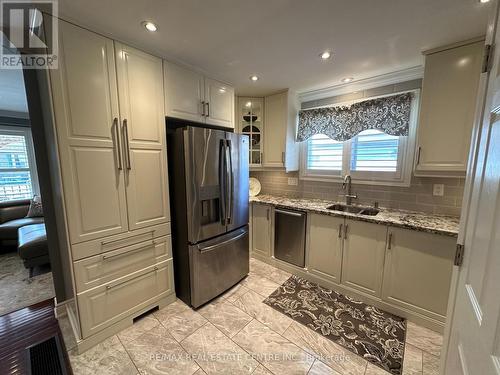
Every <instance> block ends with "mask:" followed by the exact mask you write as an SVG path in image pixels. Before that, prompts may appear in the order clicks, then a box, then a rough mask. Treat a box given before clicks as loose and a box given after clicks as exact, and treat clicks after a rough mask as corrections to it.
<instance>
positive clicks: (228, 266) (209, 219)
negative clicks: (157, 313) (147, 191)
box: [167, 118, 249, 308]
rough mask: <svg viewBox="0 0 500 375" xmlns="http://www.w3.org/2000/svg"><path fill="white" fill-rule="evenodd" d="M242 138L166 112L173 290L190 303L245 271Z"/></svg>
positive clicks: (245, 165) (244, 139) (245, 188)
mask: <svg viewBox="0 0 500 375" xmlns="http://www.w3.org/2000/svg"><path fill="white" fill-rule="evenodd" d="M248 143H249V139H248V137H247V136H244V135H239V134H234V133H231V132H227V131H223V130H217V129H210V128H202V127H197V126H190V124H186V123H181V124H179V123H178V122H176V121H174V120H170V121H169V119H168V118H167V149H168V166H169V184H170V203H171V204H170V205H171V216H172V221H171V222H172V248H173V258H174V275H175V291H176V294H177V297H178V298H180V299H181V300H183V301H184V302H185V303H187V304H189V305H191V306H193V307H195V308H197V307H199V306H201V305H203V304H204V303H206V302H208V301H210V300H211V299H213V298H214V297H216V296H218V295H219V294H221V293H222V292H224V291H226V290H227V289H229V288H231V287H232V286H233V285H235V284H236V283H237V282H238V281H240V280H241V279H242V278H244V277H245V276H246V275H247V274H248V271H249V249H248V244H249V239H248V236H249V233H248V177H249V176H248V147H249V146H248Z"/></svg>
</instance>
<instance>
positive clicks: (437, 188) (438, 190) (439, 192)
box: [432, 184, 444, 197]
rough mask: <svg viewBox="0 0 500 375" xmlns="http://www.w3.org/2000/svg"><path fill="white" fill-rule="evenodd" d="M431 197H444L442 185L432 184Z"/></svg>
mask: <svg viewBox="0 0 500 375" xmlns="http://www.w3.org/2000/svg"><path fill="white" fill-rule="evenodd" d="M432 195H434V196H436V197H442V196H443V195H444V184H434V185H433V189H432Z"/></svg>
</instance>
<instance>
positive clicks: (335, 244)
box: [307, 214, 344, 283]
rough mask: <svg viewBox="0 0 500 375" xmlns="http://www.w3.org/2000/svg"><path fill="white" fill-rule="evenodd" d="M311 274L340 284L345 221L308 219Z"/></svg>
mask: <svg viewBox="0 0 500 375" xmlns="http://www.w3.org/2000/svg"><path fill="white" fill-rule="evenodd" d="M308 227H309V230H308V246H307V250H308V256H307V259H308V263H307V268H308V270H309V272H311V273H312V274H315V275H317V276H319V277H322V278H325V279H327V280H328V281H333V282H334V283H340V272H341V269H342V241H343V229H344V219H343V218H339V217H333V216H328V215H318V214H310V215H309V217H308Z"/></svg>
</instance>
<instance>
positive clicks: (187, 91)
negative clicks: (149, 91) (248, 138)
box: [163, 61, 235, 128]
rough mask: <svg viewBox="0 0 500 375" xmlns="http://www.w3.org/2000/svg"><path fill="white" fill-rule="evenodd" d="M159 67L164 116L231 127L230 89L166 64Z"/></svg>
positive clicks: (232, 118) (231, 97) (231, 105)
mask: <svg viewBox="0 0 500 375" xmlns="http://www.w3.org/2000/svg"><path fill="white" fill-rule="evenodd" d="M163 66H164V69H163V71H164V84H165V114H166V116H168V117H176V118H180V119H184V120H190V121H197V122H202V123H208V124H211V125H216V126H222V127H225V128H234V117H235V115H234V88H232V87H231V86H229V85H227V84H225V83H223V82H220V81H217V80H214V79H210V78H206V77H204V76H203V75H201V74H199V73H196V72H193V71H191V70H189V69H186V68H184V67H181V66H178V65H176V64H173V63H171V62H168V61H164V62H163Z"/></svg>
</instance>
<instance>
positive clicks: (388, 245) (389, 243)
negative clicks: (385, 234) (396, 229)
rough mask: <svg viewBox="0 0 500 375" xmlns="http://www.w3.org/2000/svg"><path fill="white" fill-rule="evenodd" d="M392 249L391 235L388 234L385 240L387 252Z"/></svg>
mask: <svg viewBox="0 0 500 375" xmlns="http://www.w3.org/2000/svg"><path fill="white" fill-rule="evenodd" d="M391 249H392V233H389V238H388V239H387V250H391Z"/></svg>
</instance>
